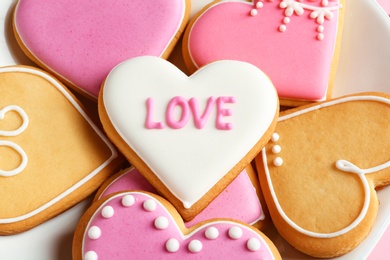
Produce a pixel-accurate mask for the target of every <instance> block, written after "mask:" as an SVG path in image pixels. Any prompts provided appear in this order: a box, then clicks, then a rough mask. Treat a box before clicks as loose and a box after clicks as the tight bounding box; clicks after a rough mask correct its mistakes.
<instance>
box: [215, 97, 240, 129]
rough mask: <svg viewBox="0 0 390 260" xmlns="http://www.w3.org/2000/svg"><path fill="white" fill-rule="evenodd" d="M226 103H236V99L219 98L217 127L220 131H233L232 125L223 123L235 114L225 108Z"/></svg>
mask: <svg viewBox="0 0 390 260" xmlns="http://www.w3.org/2000/svg"><path fill="white" fill-rule="evenodd" d="M225 103H236V98H235V97H219V98H217V120H216V122H215V126H216V127H217V129H220V130H231V129H233V124H232V123H223V122H222V118H223V117H226V116H231V115H232V114H233V113H232V111H231V110H230V109H226V108H223V105H224V104H225Z"/></svg>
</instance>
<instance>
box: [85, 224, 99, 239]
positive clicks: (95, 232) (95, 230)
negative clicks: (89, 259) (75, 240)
mask: <svg viewBox="0 0 390 260" xmlns="http://www.w3.org/2000/svg"><path fill="white" fill-rule="evenodd" d="M101 234H102V231H101V230H100V228H99V227H98V226H92V227H90V228H89V230H88V237H89V238H90V239H93V240H95V239H98V238H99V237H100V235H101Z"/></svg>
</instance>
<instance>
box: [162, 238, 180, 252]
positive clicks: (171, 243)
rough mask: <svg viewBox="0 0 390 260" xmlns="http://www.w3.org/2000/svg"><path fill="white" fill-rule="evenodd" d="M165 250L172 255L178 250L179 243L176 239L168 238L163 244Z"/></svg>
mask: <svg viewBox="0 0 390 260" xmlns="http://www.w3.org/2000/svg"><path fill="white" fill-rule="evenodd" d="M165 248H166V249H167V251H168V252H171V253H174V252H177V250H179V248H180V243H179V241H177V239H176V238H170V239H168V241H167V242H166V243H165Z"/></svg>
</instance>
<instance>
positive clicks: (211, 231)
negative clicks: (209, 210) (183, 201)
mask: <svg viewBox="0 0 390 260" xmlns="http://www.w3.org/2000/svg"><path fill="white" fill-rule="evenodd" d="M205 236H206V237H207V239H210V240H212V239H216V238H218V236H219V231H218V229H217V228H215V227H209V228H208V229H207V230H206V232H205Z"/></svg>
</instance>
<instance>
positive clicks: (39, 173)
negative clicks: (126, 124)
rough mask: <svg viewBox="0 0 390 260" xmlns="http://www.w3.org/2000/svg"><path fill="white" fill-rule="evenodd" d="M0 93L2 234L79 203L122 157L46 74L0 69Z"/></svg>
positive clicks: (56, 82)
mask: <svg viewBox="0 0 390 260" xmlns="http://www.w3.org/2000/svg"><path fill="white" fill-rule="evenodd" d="M0 93H1V98H0V235H10V234H15V233H19V232H22V231H25V230H28V229H31V228H33V227H35V226H37V225H39V224H41V223H43V222H44V221H46V220H48V219H50V218H52V217H53V216H56V215H58V214H60V213H62V212H63V211H65V210H67V209H69V208H70V207H72V206H73V205H75V204H76V203H78V202H80V201H81V200H83V199H85V198H86V197H87V196H88V195H89V194H91V193H92V192H93V191H94V190H96V189H97V188H98V187H99V186H100V185H101V184H102V183H103V181H104V180H105V179H107V178H108V177H109V176H110V175H111V174H112V173H114V172H115V171H117V169H118V168H119V167H120V166H121V165H122V164H123V162H124V160H123V157H122V156H119V154H118V152H117V151H116V149H115V147H114V146H113V145H112V144H111V143H110V142H109V140H108V139H107V137H106V136H105V135H104V134H103V133H102V132H101V131H100V130H99V128H98V127H97V126H96V125H95V124H94V123H93V121H92V120H91V119H90V118H89V117H88V115H87V114H86V112H85V111H84V110H83V108H82V107H81V106H80V104H79V101H77V100H76V99H75V98H74V96H73V95H72V94H71V93H70V92H69V91H68V90H67V89H66V88H65V87H64V86H63V85H62V84H61V83H59V82H58V81H57V80H56V79H54V78H53V77H51V76H50V75H49V74H47V73H45V72H43V71H41V70H38V69H35V68H32V67H22V66H13V67H3V68H0Z"/></svg>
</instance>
